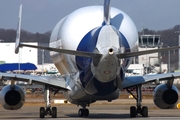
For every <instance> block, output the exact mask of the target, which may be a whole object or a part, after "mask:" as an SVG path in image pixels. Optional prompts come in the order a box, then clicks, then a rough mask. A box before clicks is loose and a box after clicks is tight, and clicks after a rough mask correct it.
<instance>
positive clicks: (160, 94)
mask: <svg viewBox="0 0 180 120" xmlns="http://www.w3.org/2000/svg"><path fill="white" fill-rule="evenodd" d="M177 101H178V89H177V88H176V87H175V86H174V85H173V86H172V88H171V89H169V88H168V87H167V85H166V84H161V85H158V86H157V87H156V88H155V90H154V104H155V105H156V106H157V107H159V108H161V109H169V108H173V107H174V106H175V104H176V102H177Z"/></svg>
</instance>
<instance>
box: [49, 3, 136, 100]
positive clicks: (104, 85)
mask: <svg viewBox="0 0 180 120" xmlns="http://www.w3.org/2000/svg"><path fill="white" fill-rule="evenodd" d="M110 15H111V20H110V21H111V22H110V25H105V24H104V22H103V6H89V7H84V8H80V9H78V10H76V11H74V12H72V13H71V14H69V15H68V16H66V17H64V18H63V19H62V20H60V21H59V22H58V24H57V25H56V26H55V28H54V30H53V32H52V35H51V38H50V47H55V48H60V49H68V50H77V51H85V52H97V53H100V54H102V55H103V56H102V58H101V59H100V60H98V61H95V60H92V59H91V58H86V57H80V56H75V55H67V54H61V53H57V52H52V51H51V52H50V55H51V56H52V60H53V62H54V64H55V65H56V67H57V69H58V70H59V72H60V73H61V74H62V75H65V76H66V78H67V85H68V86H69V87H70V88H71V89H73V90H72V91H69V92H67V93H66V94H69V97H68V98H67V99H68V100H70V101H71V102H72V101H78V100H81V99H89V95H91V97H92V96H94V97H95V99H94V100H92V101H90V102H93V101H95V100H96V99H106V98H105V96H109V98H110V96H111V95H112V96H111V98H110V99H115V98H116V97H117V96H119V90H118V89H117V85H116V83H117V82H116V80H117V76H119V77H120V78H121V81H123V76H124V75H123V74H124V70H126V69H127V67H128V66H129V64H130V63H131V61H132V59H131V58H127V59H123V60H119V59H118V58H117V57H116V54H118V53H123V52H130V51H135V50H137V49H136V47H137V45H138V44H137V41H138V34H137V30H136V27H135V25H134V23H133V22H132V20H131V19H130V17H129V16H127V15H126V14H125V13H124V12H123V11H121V10H119V9H116V8H113V7H112V8H111V13H110ZM99 96H101V97H99ZM74 103H75V102H74Z"/></svg>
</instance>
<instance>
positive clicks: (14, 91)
mask: <svg viewBox="0 0 180 120" xmlns="http://www.w3.org/2000/svg"><path fill="white" fill-rule="evenodd" d="M0 100H1V101H0V102H1V104H2V106H3V107H4V108H5V109H7V110H17V109H19V108H21V107H22V106H23V104H24V101H25V93H24V91H23V89H22V88H21V87H19V86H17V85H14V86H11V85H7V86H5V87H4V88H3V89H2V90H1V93H0Z"/></svg>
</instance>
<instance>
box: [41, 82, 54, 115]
mask: <svg viewBox="0 0 180 120" xmlns="http://www.w3.org/2000/svg"><path fill="white" fill-rule="evenodd" d="M44 100H45V102H46V109H45V108H44V107H40V111H39V117H40V118H44V116H47V115H49V116H52V118H57V108H56V107H52V109H51V104H50V95H49V86H48V85H46V86H45V91H44Z"/></svg>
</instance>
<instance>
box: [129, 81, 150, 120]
mask: <svg viewBox="0 0 180 120" xmlns="http://www.w3.org/2000/svg"><path fill="white" fill-rule="evenodd" d="M141 86H142V85H137V86H136V93H137V97H136V96H134V95H133V93H132V92H131V90H128V89H127V91H128V92H129V93H130V94H131V95H132V96H133V97H134V98H135V99H136V102H137V103H136V107H135V106H131V107H130V117H131V118H133V117H136V115H138V114H139V115H142V117H148V107H147V106H143V107H141V102H142V93H141Z"/></svg>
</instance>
